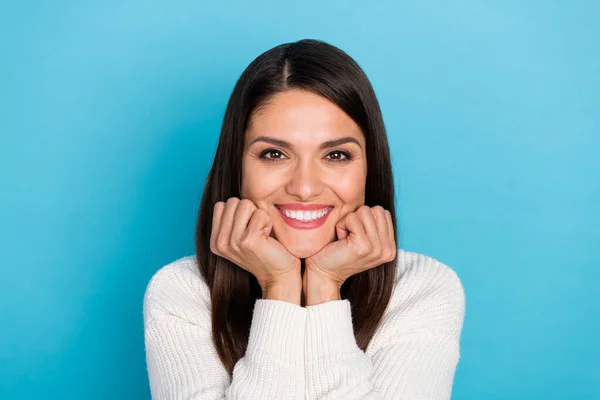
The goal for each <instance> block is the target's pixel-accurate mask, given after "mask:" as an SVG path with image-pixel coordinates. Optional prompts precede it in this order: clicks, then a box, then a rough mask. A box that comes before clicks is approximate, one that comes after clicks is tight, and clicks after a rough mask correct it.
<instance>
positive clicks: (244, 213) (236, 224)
mask: <svg viewBox="0 0 600 400" xmlns="http://www.w3.org/2000/svg"><path fill="white" fill-rule="evenodd" d="M255 210H256V206H255V205H254V203H253V202H252V200H249V199H242V200H240V202H239V203H238V205H237V208H236V209H235V214H234V216H233V227H232V229H231V237H230V238H229V245H230V246H231V248H232V249H233V250H234V251H239V243H240V241H241V240H242V237H243V236H244V232H246V228H247V227H248V221H250V218H251V217H252V214H253V213H254V211H255Z"/></svg>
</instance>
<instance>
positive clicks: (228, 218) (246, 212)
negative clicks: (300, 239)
mask: <svg viewBox="0 0 600 400" xmlns="http://www.w3.org/2000/svg"><path fill="white" fill-rule="evenodd" d="M272 229H273V222H272V221H271V218H270V216H269V214H268V213H267V212H266V211H265V210H263V209H259V208H257V207H256V205H255V204H254V203H253V202H252V201H251V200H249V199H242V200H240V199H238V198H237V197H231V198H229V199H228V200H227V202H223V201H219V202H217V203H216V204H215V206H214V210H213V221H212V230H211V237H210V250H211V251H212V252H213V253H215V254H216V255H218V256H220V257H223V258H226V259H228V260H229V261H231V262H233V263H235V264H236V265H238V266H239V267H240V268H243V269H245V270H246V271H248V272H250V273H251V274H252V275H254V276H255V277H256V279H257V280H258V283H259V284H260V286H261V287H262V289H263V291H265V290H266V288H267V287H269V286H271V285H274V284H276V283H278V282H279V281H281V280H283V279H284V278H286V277H288V276H290V274H294V273H297V274H298V276H300V260H299V259H298V258H296V257H294V256H293V255H292V254H290V252H289V251H288V250H287V249H286V248H285V247H284V246H283V245H282V244H281V243H279V242H278V241H277V240H276V239H274V238H272V237H271V236H270V235H271V230H272Z"/></svg>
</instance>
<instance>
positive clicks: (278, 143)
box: [249, 136, 362, 150]
mask: <svg viewBox="0 0 600 400" xmlns="http://www.w3.org/2000/svg"><path fill="white" fill-rule="evenodd" d="M256 142H265V143H270V144H273V145H275V146H279V147H283V148H285V149H293V148H294V145H293V144H291V143H289V142H286V141H285V140H279V139H275V138H271V137H268V136H259V137H257V138H256V139H254V140H253V141H252V142H250V145H249V146H252V145H253V144H254V143H256ZM344 143H356V144H357V145H358V147H360V148H361V149H362V146H361V145H360V142H359V141H358V140H356V139H355V138H353V137H350V136H347V137H343V138H339V139H335V140H328V141H326V142H323V143H321V145H320V146H319V149H320V150H323V149H330V148H332V147H336V146H340V145H342V144H344Z"/></svg>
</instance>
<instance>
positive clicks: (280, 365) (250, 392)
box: [144, 266, 306, 400]
mask: <svg viewBox="0 0 600 400" xmlns="http://www.w3.org/2000/svg"><path fill="white" fill-rule="evenodd" d="M194 275H195V274H194V272H193V271H191V270H190V269H182V268H174V267H172V266H170V267H169V268H163V269H162V270H161V271H159V272H158V273H157V274H156V275H155V277H153V279H152V280H151V281H150V283H149V285H148V288H147V289H146V294H145V297H144V336H145V347H146V363H147V369H148V378H149V382H150V391H151V395H152V398H153V399H157V400H162V399H172V400H174V399H198V400H204V399H206V400H208V399H282V398H286V399H287V398H289V399H303V398H304V385H305V382H304V363H303V357H304V332H305V321H306V310H305V309H304V308H302V307H300V306H297V305H294V304H291V303H287V302H284V301H278V300H263V299H259V300H257V301H256V304H255V306H254V312H253V315H252V323H251V327H250V336H249V340H248V346H247V350H246V353H245V355H244V356H243V357H242V358H241V359H240V360H239V361H238V362H237V364H236V365H235V366H234V370H233V375H232V377H230V376H229V374H228V373H227V371H226V370H225V368H224V366H223V364H222V363H221V361H220V359H219V356H218V354H217V352H216V349H215V348H214V345H213V342H212V337H211V319H210V307H209V304H210V303H209V298H208V291H207V290H206V287H204V286H202V285H204V283H203V281H202V284H200V282H199V281H198V278H199V277H198V276H194Z"/></svg>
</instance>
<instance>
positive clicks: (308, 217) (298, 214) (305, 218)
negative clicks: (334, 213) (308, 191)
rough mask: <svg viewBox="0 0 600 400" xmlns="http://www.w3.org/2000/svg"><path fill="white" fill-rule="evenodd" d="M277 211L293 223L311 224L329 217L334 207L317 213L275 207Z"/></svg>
mask: <svg viewBox="0 0 600 400" xmlns="http://www.w3.org/2000/svg"><path fill="white" fill-rule="evenodd" d="M275 207H276V208H277V210H279V212H280V213H281V214H282V215H284V216H285V217H286V218H289V219H291V220H293V221H297V222H302V223H309V222H313V221H318V220H321V219H323V218H324V217H326V216H327V215H329V213H330V212H331V210H332V209H333V206H329V207H325V208H323V209H321V210H315V211H303V210H288V209H283V208H281V207H279V206H278V205H275Z"/></svg>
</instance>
